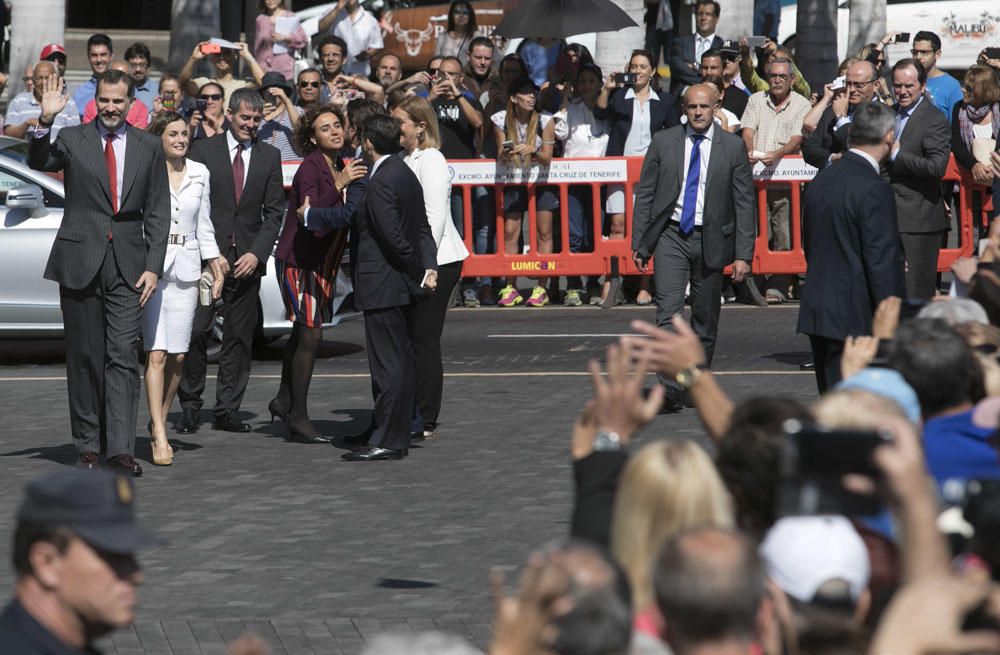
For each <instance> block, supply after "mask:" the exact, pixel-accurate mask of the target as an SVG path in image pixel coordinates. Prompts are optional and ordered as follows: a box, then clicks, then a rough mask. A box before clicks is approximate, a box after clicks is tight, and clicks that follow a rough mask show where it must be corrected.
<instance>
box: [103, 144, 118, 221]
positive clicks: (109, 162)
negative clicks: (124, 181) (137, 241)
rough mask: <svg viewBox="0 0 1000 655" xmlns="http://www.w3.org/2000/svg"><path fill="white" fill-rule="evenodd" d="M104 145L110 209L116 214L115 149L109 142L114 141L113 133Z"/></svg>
mask: <svg viewBox="0 0 1000 655" xmlns="http://www.w3.org/2000/svg"><path fill="white" fill-rule="evenodd" d="M105 138H106V139H107V142H106V143H105V144H104V165H105V166H107V167H108V180H109V181H110V182H111V209H112V210H113V211H114V213H116V214H117V213H118V162H117V161H116V160H115V149H114V147H113V146H112V145H111V142H112V141H114V140H115V135H114V133H111V134H108V135H107V136H106V137H105Z"/></svg>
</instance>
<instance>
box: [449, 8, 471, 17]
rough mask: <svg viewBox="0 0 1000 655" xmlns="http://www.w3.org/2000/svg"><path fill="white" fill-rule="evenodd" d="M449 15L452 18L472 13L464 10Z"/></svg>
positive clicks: (457, 10)
mask: <svg viewBox="0 0 1000 655" xmlns="http://www.w3.org/2000/svg"><path fill="white" fill-rule="evenodd" d="M451 13H452V15H453V16H468V15H469V14H471V13H472V12H471V11H466V10H464V9H456V10H455V11H453V12H451Z"/></svg>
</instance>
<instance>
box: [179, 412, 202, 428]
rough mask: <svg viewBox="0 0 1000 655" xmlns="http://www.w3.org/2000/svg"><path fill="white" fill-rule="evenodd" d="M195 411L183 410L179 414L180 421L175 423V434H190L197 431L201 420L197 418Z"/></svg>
mask: <svg viewBox="0 0 1000 655" xmlns="http://www.w3.org/2000/svg"><path fill="white" fill-rule="evenodd" d="M200 413H201V412H199V411H198V410H197V409H185V410H184V412H183V413H182V414H181V420H179V421H177V434H191V433H192V432H197V431H198V426H199V425H201V420H200V419H199V418H198V415H199V414H200Z"/></svg>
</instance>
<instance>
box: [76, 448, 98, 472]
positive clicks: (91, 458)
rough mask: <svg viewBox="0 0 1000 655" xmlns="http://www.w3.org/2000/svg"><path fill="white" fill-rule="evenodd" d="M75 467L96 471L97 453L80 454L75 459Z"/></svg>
mask: <svg viewBox="0 0 1000 655" xmlns="http://www.w3.org/2000/svg"><path fill="white" fill-rule="evenodd" d="M76 467H77V468H81V469H96V468H97V467H98V456H97V453H95V452H93V451H90V450H88V451H87V452H85V453H80V456H79V457H77V458H76Z"/></svg>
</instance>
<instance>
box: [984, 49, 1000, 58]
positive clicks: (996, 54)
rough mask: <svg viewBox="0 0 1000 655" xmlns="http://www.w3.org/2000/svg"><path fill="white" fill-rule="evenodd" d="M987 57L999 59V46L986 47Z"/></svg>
mask: <svg viewBox="0 0 1000 655" xmlns="http://www.w3.org/2000/svg"><path fill="white" fill-rule="evenodd" d="M985 53H986V58H987V59H1000V48H986V50H985Z"/></svg>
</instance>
